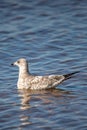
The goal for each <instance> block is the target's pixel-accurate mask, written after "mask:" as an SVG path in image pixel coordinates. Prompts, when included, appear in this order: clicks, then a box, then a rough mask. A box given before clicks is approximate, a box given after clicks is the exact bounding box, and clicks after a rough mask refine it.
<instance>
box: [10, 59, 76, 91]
mask: <svg viewBox="0 0 87 130" xmlns="http://www.w3.org/2000/svg"><path fill="white" fill-rule="evenodd" d="M11 65H13V66H15V65H16V66H18V67H19V76H18V82H17V87H18V89H32V90H40V89H50V88H55V87H57V86H58V85H59V84H60V83H62V82H63V81H64V80H66V79H69V78H71V77H72V75H73V74H76V73H78V72H73V73H69V74H65V75H46V76H35V75H32V74H31V73H30V72H29V70H28V61H27V60H26V59H25V58H21V59H18V60H17V61H16V62H14V63H12V64H11Z"/></svg>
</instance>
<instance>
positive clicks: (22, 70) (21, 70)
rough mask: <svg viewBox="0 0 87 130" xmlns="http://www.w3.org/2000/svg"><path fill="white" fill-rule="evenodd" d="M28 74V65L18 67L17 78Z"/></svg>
mask: <svg viewBox="0 0 87 130" xmlns="http://www.w3.org/2000/svg"><path fill="white" fill-rule="evenodd" d="M27 75H29V70H28V66H23V67H20V68H19V78H23V77H25V76H27Z"/></svg>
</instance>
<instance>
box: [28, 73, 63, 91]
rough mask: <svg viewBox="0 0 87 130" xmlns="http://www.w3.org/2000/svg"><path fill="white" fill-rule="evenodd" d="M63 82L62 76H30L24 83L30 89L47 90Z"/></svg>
mask: <svg viewBox="0 0 87 130" xmlns="http://www.w3.org/2000/svg"><path fill="white" fill-rule="evenodd" d="M63 80H64V76H62V75H49V76H32V77H28V79H27V81H26V83H27V86H28V87H29V88H30V89H48V88H53V87H55V86H57V85H58V84H59V83H61V82H62V81H63Z"/></svg>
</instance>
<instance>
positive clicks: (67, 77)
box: [63, 71, 79, 80]
mask: <svg viewBox="0 0 87 130" xmlns="http://www.w3.org/2000/svg"><path fill="white" fill-rule="evenodd" d="M76 73H79V71H76V72H73V73H69V74H65V75H63V76H64V77H65V79H64V80H66V79H70V78H71V77H72V75H74V74H76Z"/></svg>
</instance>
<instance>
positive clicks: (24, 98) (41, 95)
mask: <svg viewBox="0 0 87 130" xmlns="http://www.w3.org/2000/svg"><path fill="white" fill-rule="evenodd" d="M18 93H19V96H20V99H21V107H20V109H21V110H26V109H29V108H31V106H30V101H32V99H33V98H34V101H35V100H36V99H39V100H42V101H43V102H44V103H45V102H50V101H51V100H50V98H51V97H62V96H63V95H64V94H69V93H70V92H68V91H64V90H62V89H49V90H25V89H24V90H18Z"/></svg>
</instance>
